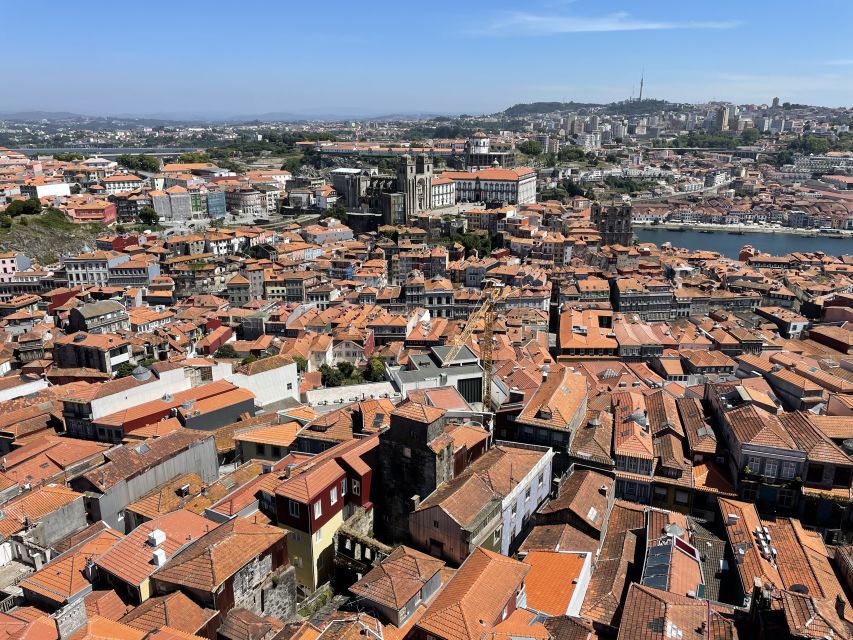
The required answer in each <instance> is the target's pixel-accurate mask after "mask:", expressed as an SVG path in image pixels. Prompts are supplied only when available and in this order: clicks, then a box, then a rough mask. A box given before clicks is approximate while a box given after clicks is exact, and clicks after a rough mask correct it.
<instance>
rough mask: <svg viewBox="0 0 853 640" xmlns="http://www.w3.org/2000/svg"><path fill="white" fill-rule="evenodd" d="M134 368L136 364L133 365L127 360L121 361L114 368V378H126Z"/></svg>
mask: <svg viewBox="0 0 853 640" xmlns="http://www.w3.org/2000/svg"><path fill="white" fill-rule="evenodd" d="M134 369H136V365H133V364H131V363H129V362H122V363H121V364H120V365H119V366H118V367H116V370H115V377H116V378H126V377H127V376H129V375H130V374H132V373H133V370H134Z"/></svg>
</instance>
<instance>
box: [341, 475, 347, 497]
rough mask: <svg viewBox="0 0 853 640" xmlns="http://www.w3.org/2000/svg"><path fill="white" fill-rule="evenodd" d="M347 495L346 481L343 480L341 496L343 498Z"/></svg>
mask: <svg viewBox="0 0 853 640" xmlns="http://www.w3.org/2000/svg"><path fill="white" fill-rule="evenodd" d="M346 494H347V479H346V478H344V479H343V480H341V495H342V496H345V495H346Z"/></svg>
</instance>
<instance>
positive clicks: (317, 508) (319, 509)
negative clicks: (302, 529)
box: [314, 500, 323, 518]
mask: <svg viewBox="0 0 853 640" xmlns="http://www.w3.org/2000/svg"><path fill="white" fill-rule="evenodd" d="M321 515H323V504H322V503H321V502H320V501H319V500H317V502H315V503H314V517H315V518H319V517H320V516H321Z"/></svg>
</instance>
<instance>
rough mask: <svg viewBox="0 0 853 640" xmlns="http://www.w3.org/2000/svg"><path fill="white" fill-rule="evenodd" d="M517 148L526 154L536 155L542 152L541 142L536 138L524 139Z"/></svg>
mask: <svg viewBox="0 0 853 640" xmlns="http://www.w3.org/2000/svg"><path fill="white" fill-rule="evenodd" d="M518 150H519V151H521V153H523V154H524V155H526V156H538V155H540V154H541V153H542V143H541V142H539V141H538V140H525V141H524V142H522V143H521V144H520V145H518Z"/></svg>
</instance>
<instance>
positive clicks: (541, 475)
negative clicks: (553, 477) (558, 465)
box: [539, 471, 545, 487]
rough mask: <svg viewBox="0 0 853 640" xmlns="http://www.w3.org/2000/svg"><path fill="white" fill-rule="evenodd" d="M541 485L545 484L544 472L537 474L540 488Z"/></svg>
mask: <svg viewBox="0 0 853 640" xmlns="http://www.w3.org/2000/svg"><path fill="white" fill-rule="evenodd" d="M543 484H545V472H544V471H543V472H542V473H540V474H539V486H540V487H541V486H542V485H543Z"/></svg>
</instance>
